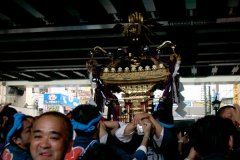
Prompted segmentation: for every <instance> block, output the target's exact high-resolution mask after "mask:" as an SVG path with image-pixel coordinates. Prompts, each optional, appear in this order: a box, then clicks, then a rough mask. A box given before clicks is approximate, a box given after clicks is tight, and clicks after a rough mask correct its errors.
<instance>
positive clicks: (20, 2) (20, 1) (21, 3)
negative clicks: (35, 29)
mask: <svg viewBox="0 0 240 160" xmlns="http://www.w3.org/2000/svg"><path fill="white" fill-rule="evenodd" d="M15 2H16V3H17V4H18V5H19V6H20V7H22V8H23V9H25V10H26V11H27V12H28V13H30V14H31V15H32V16H34V17H35V18H38V19H42V21H44V22H45V23H46V24H50V23H49V22H48V21H47V20H46V18H45V16H44V15H43V14H42V13H40V12H39V11H38V10H36V9H35V8H33V7H32V6H31V5H30V4H28V3H27V2H26V1H24V0H15Z"/></svg>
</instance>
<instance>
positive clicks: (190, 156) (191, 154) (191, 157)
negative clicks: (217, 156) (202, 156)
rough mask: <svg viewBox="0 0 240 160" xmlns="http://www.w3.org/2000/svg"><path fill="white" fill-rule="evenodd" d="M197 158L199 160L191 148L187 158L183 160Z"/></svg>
mask: <svg viewBox="0 0 240 160" xmlns="http://www.w3.org/2000/svg"><path fill="white" fill-rule="evenodd" d="M197 158H199V155H198V153H197V151H195V149H194V148H193V147H192V148H191V149H190V151H189V154H188V156H187V157H186V158H185V159H184V160H195V159H197Z"/></svg>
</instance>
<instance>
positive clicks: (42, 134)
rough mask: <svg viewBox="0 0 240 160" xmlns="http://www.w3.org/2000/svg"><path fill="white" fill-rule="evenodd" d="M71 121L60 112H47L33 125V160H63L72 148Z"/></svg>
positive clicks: (31, 147)
mask: <svg viewBox="0 0 240 160" xmlns="http://www.w3.org/2000/svg"><path fill="white" fill-rule="evenodd" d="M72 136H73V129H72V124H71V122H70V120H69V119H68V118H67V116H65V115H64V114H62V113H59V112H46V113H43V114H42V115H40V116H39V117H38V118H37V119H36V121H35V122H34V124H33V128H32V136H31V145H30V151H31V155H32V158H33V160H63V159H64V156H65V154H66V153H67V152H68V151H69V150H70V149H71V147H72V143H73V142H72Z"/></svg>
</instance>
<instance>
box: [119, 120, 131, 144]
mask: <svg viewBox="0 0 240 160" xmlns="http://www.w3.org/2000/svg"><path fill="white" fill-rule="evenodd" d="M135 128H136V126H135V125H134V124H133V123H126V124H124V125H123V126H121V127H120V128H118V129H117V130H116V132H115V136H116V137H117V139H118V140H120V141H121V142H124V143H126V142H129V141H131V139H132V137H133V134H134V132H135Z"/></svg>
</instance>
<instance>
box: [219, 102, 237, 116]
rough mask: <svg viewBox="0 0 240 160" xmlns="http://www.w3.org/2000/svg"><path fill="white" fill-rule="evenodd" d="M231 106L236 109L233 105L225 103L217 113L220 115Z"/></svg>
mask: <svg viewBox="0 0 240 160" xmlns="http://www.w3.org/2000/svg"><path fill="white" fill-rule="evenodd" d="M231 108H232V109H236V108H235V107H234V106H233V105H225V106H222V107H220V108H219V110H218V111H217V115H218V116H221V115H222V114H223V113H224V111H225V110H226V109H231Z"/></svg>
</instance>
